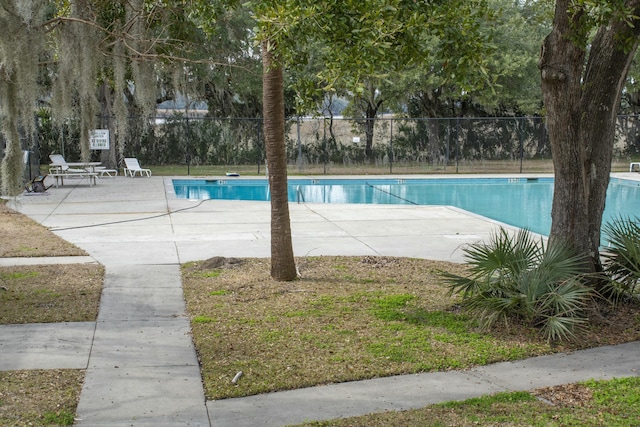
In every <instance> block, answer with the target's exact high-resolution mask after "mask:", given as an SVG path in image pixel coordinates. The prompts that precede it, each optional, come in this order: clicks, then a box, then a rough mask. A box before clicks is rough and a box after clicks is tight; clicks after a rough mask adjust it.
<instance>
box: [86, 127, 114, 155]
mask: <svg viewBox="0 0 640 427" xmlns="http://www.w3.org/2000/svg"><path fill="white" fill-rule="evenodd" d="M89 148H90V149H92V150H108V149H109V129H95V130H92V131H91V133H90V134H89Z"/></svg>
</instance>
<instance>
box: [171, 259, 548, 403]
mask: <svg viewBox="0 0 640 427" xmlns="http://www.w3.org/2000/svg"><path fill="white" fill-rule="evenodd" d="M299 265H300V270H301V274H302V278H301V279H300V280H297V281H294V282H289V283H279V282H274V281H273V280H272V279H271V278H270V277H269V261H268V260H260V259H248V260H243V262H242V263H239V264H238V263H234V264H226V265H223V266H221V267H217V268H206V267H205V268H203V267H202V264H201V263H191V264H188V265H186V266H185V267H184V270H183V273H184V274H183V284H184V290H185V297H186V300H187V306H188V310H189V313H190V316H191V320H192V326H193V334H194V340H195V343H196V347H197V349H198V353H199V357H200V360H201V363H202V374H203V377H204V381H205V388H206V393H207V398H209V399H220V398H226V397H232V396H243V395H251V394H257V393H263V392H269V391H276V390H284V389H295V388H300V387H307V386H312V385H317V384H326V383H332V382H342V381H351V380H359V379H365V378H373V377H382V376H389V375H396V374H404V373H414V372H423V371H433V370H448V369H460V368H465V367H468V366H472V365H478V364H486V363H490V362H496V361H500V360H511V359H517V358H522V357H525V356H530V355H536V354H542V353H545V352H550V351H551V348H550V346H549V345H548V344H546V343H544V342H542V341H541V340H539V339H537V338H536V337H535V336H533V334H531V331H529V330H527V329H524V328H521V327H513V328H511V330H510V331H508V332H506V331H501V334H500V335H497V334H483V333H480V332H479V331H478V330H477V328H476V323H475V322H474V321H473V320H472V319H470V318H468V317H467V316H465V315H463V314H461V313H459V311H458V310H456V309H455V303H456V301H455V300H453V299H451V298H449V297H448V296H447V289H446V287H445V285H444V284H443V282H442V280H441V279H440V277H439V275H438V271H439V270H443V269H446V270H449V271H456V272H460V271H461V269H463V268H464V267H463V266H460V265H457V264H450V263H444V262H434V261H428V260H418V259H400V258H373V257H365V258H362V257H339V258H333V257H326V258H325V257H322V258H307V259H304V260H300V262H299ZM239 371H242V372H243V376H242V377H241V378H240V380H239V381H238V382H237V383H236V384H233V383H232V379H233V377H234V376H235V375H236V373H237V372H239Z"/></svg>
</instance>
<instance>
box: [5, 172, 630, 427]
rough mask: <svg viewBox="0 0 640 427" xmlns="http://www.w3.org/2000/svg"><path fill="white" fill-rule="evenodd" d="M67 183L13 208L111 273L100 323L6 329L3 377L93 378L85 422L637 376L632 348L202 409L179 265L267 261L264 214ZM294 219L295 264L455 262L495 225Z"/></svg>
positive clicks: (431, 211) (149, 189) (312, 214)
mask: <svg viewBox="0 0 640 427" xmlns="http://www.w3.org/2000/svg"><path fill="white" fill-rule="evenodd" d="M634 175H637V174H634ZM68 181H71V182H69V183H67V182H65V186H63V187H61V188H58V189H55V188H51V189H50V190H49V191H48V192H47V193H46V194H45V195H39V196H28V197H27V196H25V197H24V198H22V199H21V200H19V201H18V202H17V203H16V205H15V206H12V207H14V208H15V209H17V210H18V211H20V212H22V213H24V214H26V215H28V216H30V217H31V218H33V219H35V220H36V221H38V222H39V223H41V224H43V225H45V226H47V227H49V228H51V229H52V230H53V231H54V232H55V233H56V234H58V235H59V236H61V237H62V238H64V239H66V240H68V241H70V242H72V243H74V244H76V245H77V246H79V247H81V248H82V249H84V250H86V251H87V252H88V253H89V254H90V256H91V260H95V261H97V262H99V263H101V264H103V265H104V266H105V268H106V278H105V284H104V289H103V294H102V299H101V305H100V311H99V316H98V320H97V322H84V323H80V324H64V325H26V326H2V327H0V361H1V362H0V369H5V370H6V369H35V368H45V369H49V368H56V367H68V368H83V369H84V368H86V369H87V373H86V378H85V384H84V387H83V389H82V393H81V397H80V403H79V405H78V418H79V420H78V422H77V425H81V426H103V427H106V426H147V425H149V426H151V425H153V426H180V425H190V426H211V425H214V426H215V427H219V426H225V425H229V426H231V425H233V426H243V425H246V426H250V425H251V426H255V425H264V426H279V425H284V424H287V423H297V422H302V421H304V420H310V419H327V418H336V417H346V416H351V415H357V414H363V413H367V412H371V411H380V410H387V409H400V408H403V409H404V408H409V407H418V406H424V405H427V404H429V403H433V402H436V401H443V400H451V399H463V398H466V397H472V396H477V395H480V394H485V393H491V392H494V391H498V390H511V389H513V390H520V389H528V388H533V387H538V386H544V385H553V384H559V383H566V382H573V381H577V380H581V379H587V378H592V377H594V378H608V377H610V376H618V375H619V376H627V375H637V372H638V368H640V366H639V365H638V363H636V362H635V359H634V360H631V358H630V357H628V356H629V353H628V352H629V351H632V353H631V354H633V353H635V352H636V351H637V350H638V348H637V347H634V346H637V344H635V343H634V344H629V345H626V346H619V347H614V348H605V349H597V350H590V351H588V352H578V353H574V355H571V356H569V355H558V356H554V357H546V358H537V359H533V360H531V361H523V362H518V363H514V364H501V365H497V366H495V367H486V368H482V369H480V370H474V371H469V372H452V373H437V374H425V375H422V376H405V377H393V378H388V379H379V380H371V381H363V382H355V383H347V384H338V385H335V386H325V387H314V388H312V389H308V390H299V391H292V392H285V393H274V394H269V395H265V396H256V397H249V398H243V399H229V400H223V401H216V402H208V403H207V402H205V399H204V393H203V389H202V384H201V379H200V372H199V367H198V362H197V357H196V353H195V350H194V347H193V344H192V341H191V337H190V335H189V321H188V319H187V317H186V314H185V306H184V300H183V297H182V288H181V283H180V269H179V268H180V267H179V266H180V264H181V263H184V262H186V261H192V260H202V259H207V258H210V257H213V256H225V257H230V256H236V257H268V256H269V253H270V247H269V245H270V243H269V233H270V232H269V221H270V212H269V205H268V204H266V203H262V202H243V201H204V202H203V201H190V200H178V199H176V198H175V195H174V194H173V190H172V184H171V179H169V178H162V177H152V178H139V177H138V178H124V177H117V178H114V179H100V180H98V184H97V185H96V186H94V187H89V186H88V185H87V184H86V183H83V182H73V181H72V180H68ZM290 209H291V220H292V235H293V241H294V251H295V253H296V256H306V255H311V256H319V255H386V256H412V257H420V258H430V259H438V260H450V261H461V260H462V252H461V251H460V247H461V246H462V245H464V244H466V243H471V242H475V241H478V240H481V239H486V238H487V237H488V236H489V234H490V232H491V230H493V229H495V228H496V226H497V224H496V223H495V222H493V221H489V220H487V219H484V218H481V217H478V216H475V215H471V214H468V213H466V212H463V211H461V210H458V209H455V208H450V207H426V206H406V205H385V206H368V205H357V206H356V205H322V204H301V205H298V204H292V205H291V206H290ZM79 260H80V258H79ZM87 261H88V260H87V259H86V258H82V260H81V262H87ZM89 261H90V260H89ZM3 262H5V263H6V262H12V261H10V260H5V261H3ZM16 262H17V261H16ZM59 262H69V260H60V261H59ZM2 265H6V264H2ZM636 354H637V353H636ZM612 361H613V362H612ZM610 363H614V364H613V366H611V369H609V368H606V369H605V367H606V366H609V364H610ZM509 367H512V368H513V370H509V369H507V368H509ZM543 367H544V368H546V369H543ZM483 372H484V373H483ZM536 378H539V379H540V380H535V381H534V379H536Z"/></svg>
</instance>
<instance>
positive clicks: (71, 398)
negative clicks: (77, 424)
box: [0, 369, 84, 427]
mask: <svg viewBox="0 0 640 427" xmlns="http://www.w3.org/2000/svg"><path fill="white" fill-rule="evenodd" d="M83 380H84V371H80V370H66V369H52V370H33V371H8V372H0V426H7V427H9V426H10V427H22V426H69V425H73V418H74V414H75V411H76V407H77V406H78V395H79V394H80V389H81V387H82V382H83Z"/></svg>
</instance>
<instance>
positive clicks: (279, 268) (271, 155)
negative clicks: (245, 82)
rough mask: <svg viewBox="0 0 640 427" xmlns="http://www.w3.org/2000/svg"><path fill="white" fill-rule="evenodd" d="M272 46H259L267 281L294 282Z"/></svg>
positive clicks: (279, 89) (279, 76) (279, 83)
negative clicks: (267, 224)
mask: <svg viewBox="0 0 640 427" xmlns="http://www.w3.org/2000/svg"><path fill="white" fill-rule="evenodd" d="M271 49H274V47H273V46H269V47H268V46H267V42H263V43H262V64H263V67H264V72H263V78H262V92H263V105H264V119H263V120H264V141H265V148H266V152H267V166H268V169H269V186H270V191H271V277H273V278H274V279H276V280H282V281H285V280H294V279H295V278H296V277H297V273H296V264H295V259H294V257H293V245H292V243H291V222H290V219H289V197H288V192H287V152H286V145H285V130H284V84H283V81H284V78H283V73H282V67H281V66H280V65H279V64H277V63H276V62H275V61H274V58H273V51H272V50H271Z"/></svg>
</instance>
